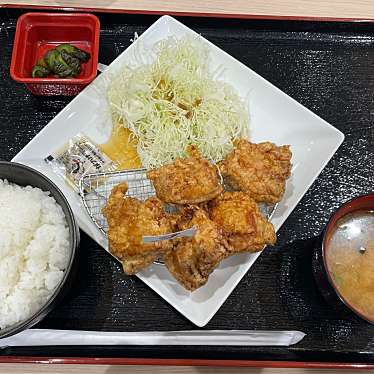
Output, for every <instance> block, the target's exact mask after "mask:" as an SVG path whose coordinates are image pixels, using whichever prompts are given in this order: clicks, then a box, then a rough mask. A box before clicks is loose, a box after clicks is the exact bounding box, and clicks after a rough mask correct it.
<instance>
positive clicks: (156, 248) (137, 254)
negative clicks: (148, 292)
mask: <svg viewBox="0 0 374 374" xmlns="http://www.w3.org/2000/svg"><path fill="white" fill-rule="evenodd" d="M127 188H128V186H127V183H121V184H119V185H117V186H115V187H114V188H113V190H112V192H111V194H110V197H109V199H108V203H107V205H106V206H105V207H104V208H103V210H102V212H103V215H104V216H105V217H106V219H107V221H108V225H109V230H108V238H109V250H110V252H111V253H113V255H115V256H116V257H117V258H118V259H119V260H121V261H122V264H123V270H124V271H125V273H126V274H135V273H137V272H139V271H140V270H142V269H144V268H146V267H147V266H149V265H151V264H152V263H153V262H154V261H155V260H157V259H158V258H159V257H160V256H161V255H163V254H164V253H165V252H166V251H168V250H170V249H171V248H172V243H171V242H170V241H167V240H165V241H161V242H156V243H143V235H162V234H167V233H169V232H172V231H173V228H172V227H171V222H170V221H169V218H168V215H167V214H166V213H165V211H164V209H163V204H162V202H161V201H160V200H159V199H157V198H156V197H151V198H149V199H147V200H146V201H141V200H138V199H135V198H132V197H125V196H124V194H125V193H126V192H127Z"/></svg>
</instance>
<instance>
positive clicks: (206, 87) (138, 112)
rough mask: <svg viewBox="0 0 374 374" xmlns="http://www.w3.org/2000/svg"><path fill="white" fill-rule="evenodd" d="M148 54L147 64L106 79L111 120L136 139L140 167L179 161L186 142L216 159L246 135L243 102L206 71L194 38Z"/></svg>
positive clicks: (199, 44) (169, 43)
mask: <svg viewBox="0 0 374 374" xmlns="http://www.w3.org/2000/svg"><path fill="white" fill-rule="evenodd" d="M154 53H155V59H154V60H153V61H152V62H151V63H147V64H144V63H143V64H140V65H139V66H135V67H130V66H124V67H122V68H121V70H120V72H119V74H116V76H115V77H113V79H112V80H111V82H110V84H109V88H108V92H107V93H108V99H109V103H110V108H111V112H112V116H113V118H114V121H116V122H121V123H122V124H123V126H125V127H127V128H128V129H129V130H131V131H132V132H133V134H134V135H135V136H136V138H137V141H138V143H137V151H138V154H139V157H140V159H141V162H142V165H143V166H144V167H145V168H146V169H150V168H154V167H159V166H162V165H164V164H167V163H170V162H172V161H173V160H175V159H176V158H178V157H185V156H186V148H187V146H188V145H189V144H194V145H196V146H197V148H198V149H199V151H200V153H201V155H202V156H204V157H206V158H207V159H209V160H211V161H212V162H218V161H220V160H222V159H223V158H224V157H225V155H226V154H227V153H228V152H230V151H231V150H232V148H233V142H234V140H235V139H237V138H240V137H243V136H244V137H246V136H247V135H248V134H247V133H248V111H247V107H246V105H245V103H244V101H243V100H242V99H241V98H240V97H239V96H238V94H237V93H236V92H235V90H234V89H233V87H231V86H230V85H229V84H227V83H225V82H223V81H221V80H219V79H217V78H216V77H215V76H214V74H213V73H211V72H210V69H209V54H208V51H207V48H206V47H205V46H204V44H203V42H202V41H201V40H199V38H190V37H185V38H183V39H179V40H178V39H175V38H168V39H165V40H163V41H161V42H159V43H158V44H157V45H156V46H155V50H154Z"/></svg>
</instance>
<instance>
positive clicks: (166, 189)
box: [147, 146, 223, 204]
mask: <svg viewBox="0 0 374 374" xmlns="http://www.w3.org/2000/svg"><path fill="white" fill-rule="evenodd" d="M188 153H189V155H190V156H189V157H187V158H185V159H177V160H176V161H174V162H173V163H171V164H168V165H164V166H161V167H160V168H158V169H154V170H151V171H149V172H148V173H147V177H148V178H149V179H151V180H152V182H153V185H154V187H155V189H156V194H157V197H158V198H159V199H161V200H162V201H164V202H166V203H174V204H197V203H200V202H203V201H208V200H211V199H213V198H215V197H216V196H218V195H219V194H220V193H221V192H222V190H223V187H222V185H221V183H220V179H219V177H218V173H217V168H216V167H215V166H213V165H212V164H211V163H209V161H208V160H206V159H204V158H202V157H200V155H199V152H198V151H197V149H196V148H195V147H193V146H190V147H189V149H188Z"/></svg>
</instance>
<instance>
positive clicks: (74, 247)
mask: <svg viewBox="0 0 374 374" xmlns="http://www.w3.org/2000/svg"><path fill="white" fill-rule="evenodd" d="M1 165H8V166H10V167H14V168H16V169H23V170H27V171H29V172H31V173H33V174H35V176H37V177H38V178H40V179H43V180H44V181H45V182H46V184H48V185H50V186H51V187H52V189H55V191H56V192H57V194H59V195H60V197H61V201H63V204H65V206H66V208H67V211H68V212H69V217H66V219H70V220H71V222H72V227H73V232H72V238H73V242H72V243H70V250H71V255H70V259H69V263H68V265H67V267H66V269H65V271H64V276H63V278H62V280H61V281H60V284H59V285H58V286H57V287H56V289H55V290H54V291H53V294H52V295H51V297H50V298H49V299H48V301H47V302H46V303H45V304H44V305H43V306H42V307H41V308H40V309H39V310H38V311H37V312H36V313H34V314H33V315H32V316H30V317H29V318H27V319H26V320H24V321H20V322H18V323H16V324H15V325H10V326H8V327H5V328H4V329H2V330H0V341H1V339H3V338H6V337H9V336H11V335H15V334H18V333H20V332H21V331H24V330H26V329H28V328H30V327H32V326H33V325H34V324H36V323H38V322H40V320H41V319H42V318H43V317H44V316H43V314H45V315H46V314H48V312H49V311H50V310H51V304H53V303H54V302H55V299H56V298H57V297H58V295H59V294H60V291H61V290H62V288H63V287H64V285H65V283H66V281H67V279H68V276H69V274H70V270H71V268H72V266H73V263H74V260H75V258H76V255H77V251H78V246H79V242H80V233H79V227H78V224H77V221H76V219H75V216H74V213H73V210H72V209H71V206H70V204H69V202H68V201H67V199H66V197H65V195H64V194H63V193H62V192H61V190H60V189H59V188H58V187H57V186H56V184H55V183H53V182H52V181H51V180H50V179H49V178H48V177H46V176H45V175H43V174H42V173H40V172H39V171H37V170H35V169H33V168H31V167H29V166H26V165H23V164H20V163H18V162H9V161H0V166H1ZM30 186H32V185H31V184H30ZM49 192H50V193H51V196H52V197H53V195H52V192H51V191H49ZM48 309H50V310H48Z"/></svg>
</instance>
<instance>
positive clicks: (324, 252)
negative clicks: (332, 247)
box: [321, 192, 374, 325]
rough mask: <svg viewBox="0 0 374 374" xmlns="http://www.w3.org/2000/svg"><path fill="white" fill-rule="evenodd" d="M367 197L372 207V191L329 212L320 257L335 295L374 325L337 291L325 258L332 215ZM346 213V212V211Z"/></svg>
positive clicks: (373, 193)
mask: <svg viewBox="0 0 374 374" xmlns="http://www.w3.org/2000/svg"><path fill="white" fill-rule="evenodd" d="M369 197H372V198H373V207H374V192H372V193H367V194H364V195H359V196H356V197H353V198H352V199H349V200H348V201H346V202H345V203H344V204H342V205H340V207H339V208H338V209H336V210H335V212H334V213H332V214H331V216H330V218H329V220H328V222H327V224H326V226H325V230H324V231H323V234H322V244H321V246H322V259H323V267H324V270H325V273H326V276H327V280H328V282H329V284H330V286H331V287H332V289H333V290H334V292H335V293H336V295H337V297H338V298H339V299H340V301H341V302H342V303H343V304H344V305H345V306H346V307H347V308H349V309H350V310H351V311H352V312H353V313H354V314H356V315H357V316H359V317H360V318H362V319H363V320H364V321H366V322H369V323H370V324H373V325H374V317H373V318H372V319H370V318H368V317H367V316H365V315H364V314H362V313H360V312H359V311H358V310H357V309H355V308H354V307H353V306H352V305H351V304H350V303H349V302H348V301H347V300H346V299H345V298H344V296H343V295H342V294H341V293H340V292H339V290H338V289H337V288H336V287H335V283H334V280H333V279H332V277H331V275H330V271H329V267H328V265H327V260H326V251H327V248H326V247H327V243H326V234H327V232H328V231H329V230H328V229H329V226H330V224H331V222H332V220H333V219H334V217H335V216H336V215H337V214H338V213H339V212H340V211H341V210H342V209H344V208H345V207H346V206H347V205H349V204H352V203H353V202H355V201H356V200H360V199H365V198H369ZM356 210H359V209H352V211H351V212H354V211H356ZM347 214H348V212H347Z"/></svg>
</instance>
